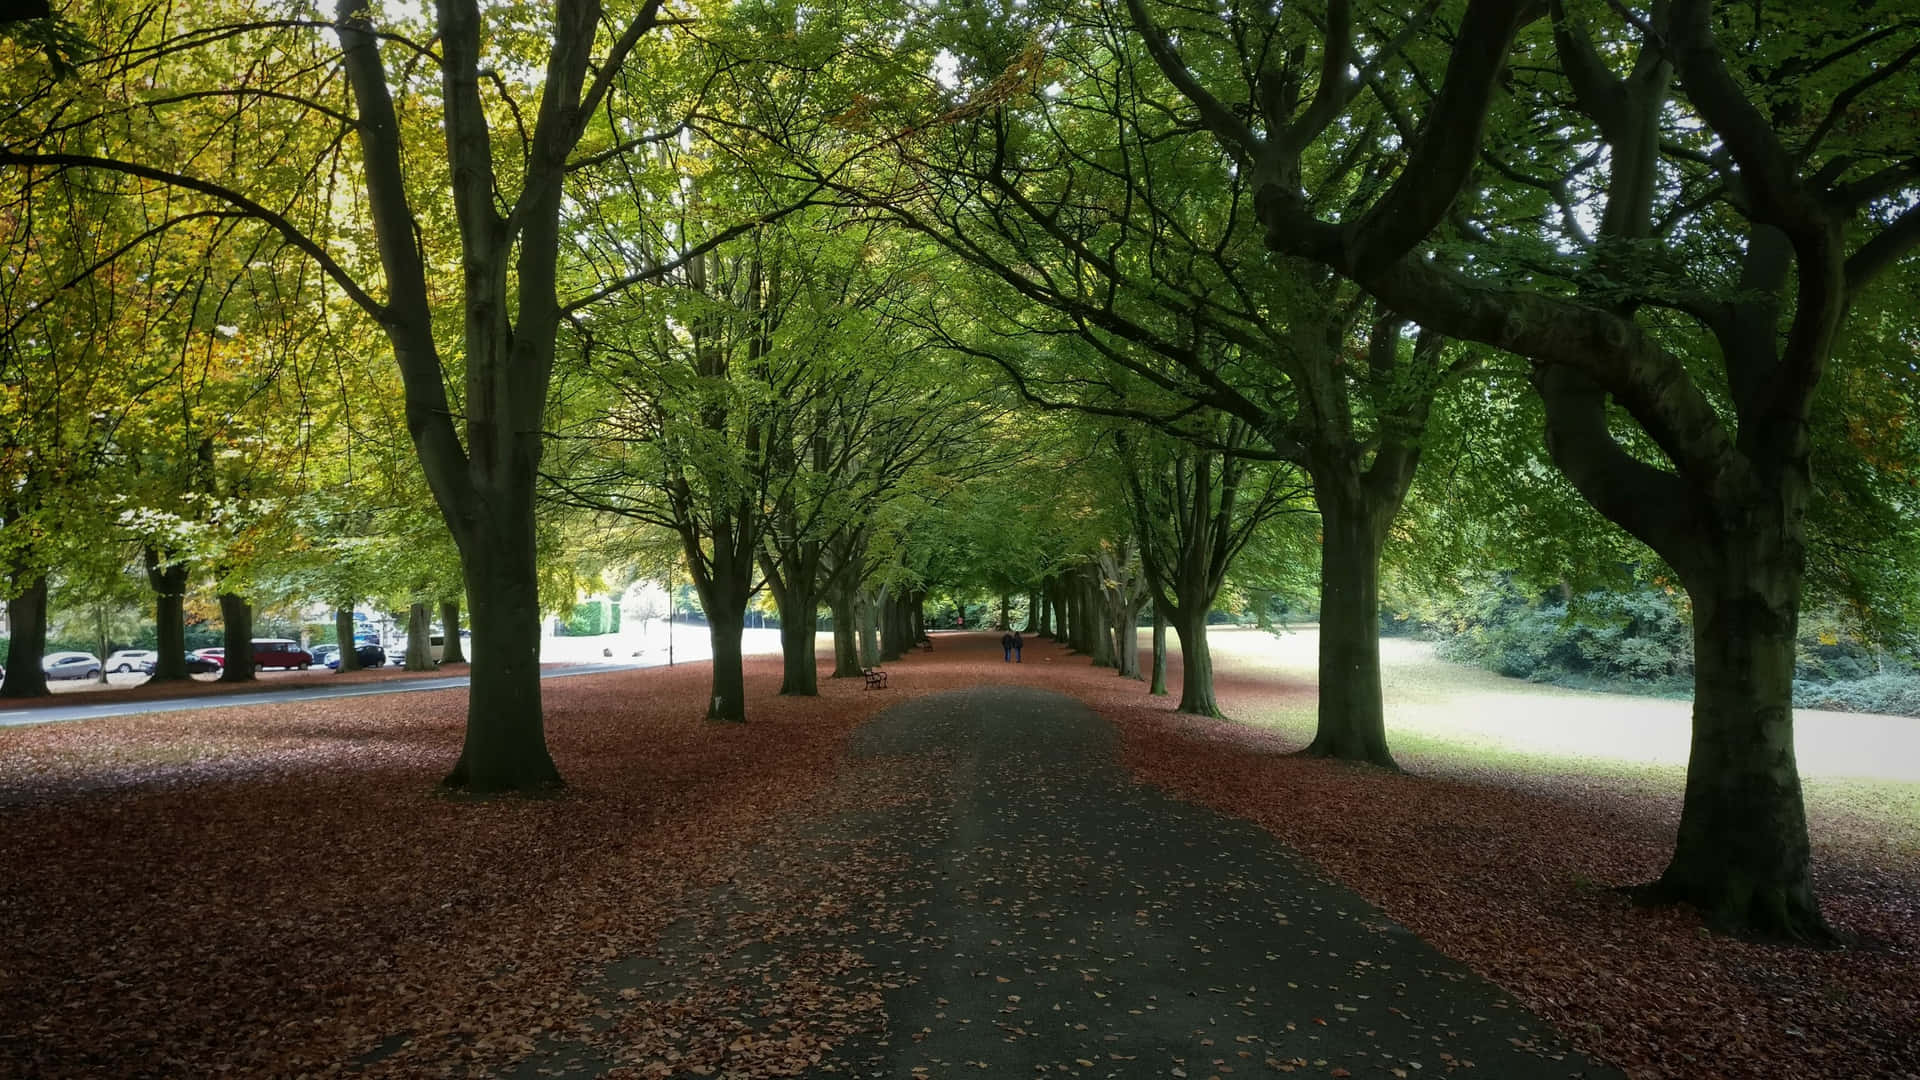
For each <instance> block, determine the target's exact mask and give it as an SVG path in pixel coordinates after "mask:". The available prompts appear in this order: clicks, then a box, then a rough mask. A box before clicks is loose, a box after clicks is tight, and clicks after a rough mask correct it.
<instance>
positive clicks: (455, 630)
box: [440, 600, 467, 664]
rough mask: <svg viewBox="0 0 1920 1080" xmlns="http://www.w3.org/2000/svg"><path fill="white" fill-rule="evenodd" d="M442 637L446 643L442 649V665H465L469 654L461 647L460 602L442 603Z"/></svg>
mask: <svg viewBox="0 0 1920 1080" xmlns="http://www.w3.org/2000/svg"><path fill="white" fill-rule="evenodd" d="M440 636H441V640H442V641H444V642H445V644H443V645H442V646H441V647H440V662H441V663H442V664H464V663H466V662H467V654H466V651H465V650H464V649H462V648H461V647H460V601H458V600H442V601H440Z"/></svg>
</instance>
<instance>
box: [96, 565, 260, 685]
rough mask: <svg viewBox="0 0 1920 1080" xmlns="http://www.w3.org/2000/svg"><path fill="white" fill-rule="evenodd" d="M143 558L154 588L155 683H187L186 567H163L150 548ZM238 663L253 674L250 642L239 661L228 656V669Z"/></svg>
mask: <svg viewBox="0 0 1920 1080" xmlns="http://www.w3.org/2000/svg"><path fill="white" fill-rule="evenodd" d="M143 554H144V557H145V559H146V565H147V583H148V584H149V585H151V586H152V587H153V631H154V641H155V644H154V651H155V653H157V654H158V655H156V656H155V657H154V658H153V681H154V682H164V681H167V680H174V679H185V678H187V619H186V604H187V564H186V563H184V562H176V563H167V564H162V563H161V561H160V560H161V556H160V553H159V552H157V551H155V550H154V549H152V548H147V549H146V550H145V552H144V553H143ZM104 659H105V658H104V657H103V658H102V660H103V662H104ZM235 663H242V664H245V665H246V667H247V670H248V671H249V672H251V671H252V670H253V645H252V641H251V639H249V640H248V642H247V645H246V650H245V652H243V653H242V654H240V655H239V656H238V657H236V656H235V655H234V654H233V653H231V652H229V653H228V654H227V657H226V665H227V666H228V667H232V666H233V665H234V664H235ZM104 674H105V672H104V671H103V672H102V675H104Z"/></svg>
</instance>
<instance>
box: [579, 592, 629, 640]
mask: <svg viewBox="0 0 1920 1080" xmlns="http://www.w3.org/2000/svg"><path fill="white" fill-rule="evenodd" d="M616 610H618V609H616ZM614 621H616V622H617V621H618V620H617V619H616V620H614ZM616 629H618V627H617V626H612V625H609V620H608V618H607V605H606V604H605V603H603V602H601V601H599V600H589V601H587V602H586V603H584V604H575V605H574V606H573V613H572V614H571V615H569V616H567V633H568V634H570V635H572V636H574V637H595V636H597V635H600V634H610V633H613V632H614V630H616Z"/></svg>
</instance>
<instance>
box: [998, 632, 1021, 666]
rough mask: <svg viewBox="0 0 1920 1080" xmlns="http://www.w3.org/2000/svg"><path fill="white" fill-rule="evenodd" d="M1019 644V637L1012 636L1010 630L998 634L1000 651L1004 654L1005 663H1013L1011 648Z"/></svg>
mask: <svg viewBox="0 0 1920 1080" xmlns="http://www.w3.org/2000/svg"><path fill="white" fill-rule="evenodd" d="M1019 644H1020V639H1019V638H1017V637H1014V636H1013V631H1011V630H1009V631H1007V632H1006V633H1004V634H1001V635H1000V651H1001V652H1003V653H1005V654H1006V661H1007V663H1009V664H1011V663H1013V650H1014V648H1015V647H1016V646H1018V645H1019Z"/></svg>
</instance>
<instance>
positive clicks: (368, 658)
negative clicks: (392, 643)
mask: <svg viewBox="0 0 1920 1080" xmlns="http://www.w3.org/2000/svg"><path fill="white" fill-rule="evenodd" d="M320 649H326V650H328V652H327V655H326V657H325V658H324V659H323V658H322V657H321V656H320ZM353 654H354V655H355V656H358V657H359V658H360V666H361V667H363V668H377V667H385V666H386V665H387V651H386V650H385V649H382V648H381V647H380V646H378V645H375V644H373V643H372V642H360V643H356V644H355V645H354V648H353ZM313 662H314V663H316V664H325V665H326V666H327V667H329V668H332V669H333V670H335V671H339V670H340V646H338V645H322V646H320V648H319V649H315V650H313Z"/></svg>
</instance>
